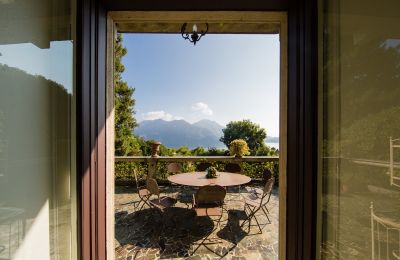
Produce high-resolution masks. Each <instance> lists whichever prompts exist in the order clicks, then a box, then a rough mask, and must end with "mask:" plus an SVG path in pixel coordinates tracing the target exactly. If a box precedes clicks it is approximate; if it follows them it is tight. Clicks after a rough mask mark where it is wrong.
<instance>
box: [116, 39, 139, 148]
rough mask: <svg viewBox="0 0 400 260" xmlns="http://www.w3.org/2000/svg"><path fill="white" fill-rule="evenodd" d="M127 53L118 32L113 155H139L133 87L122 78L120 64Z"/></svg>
mask: <svg viewBox="0 0 400 260" xmlns="http://www.w3.org/2000/svg"><path fill="white" fill-rule="evenodd" d="M126 53H127V50H126V48H124V47H123V46H122V36H121V34H118V36H117V39H116V41H115V48H114V57H115V58H114V88H115V91H114V101H115V155H119V156H123V155H140V154H141V150H140V145H139V143H138V140H137V138H136V137H135V136H134V135H133V130H134V129H135V127H137V126H138V124H137V122H136V119H135V118H134V117H133V115H134V114H135V111H134V106H135V99H134V98H133V93H134V92H135V89H134V88H131V87H129V86H128V84H127V83H126V82H125V81H123V80H122V72H124V70H125V67H124V65H123V64H122V62H121V60H122V57H123V56H125V55H126Z"/></svg>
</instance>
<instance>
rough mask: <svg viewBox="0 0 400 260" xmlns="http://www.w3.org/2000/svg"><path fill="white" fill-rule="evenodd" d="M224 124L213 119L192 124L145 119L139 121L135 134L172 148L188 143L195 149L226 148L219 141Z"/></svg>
mask: <svg viewBox="0 0 400 260" xmlns="http://www.w3.org/2000/svg"><path fill="white" fill-rule="evenodd" d="M222 128H223V126H221V125H219V124H218V123H217V122H214V121H211V120H205V119H203V120H200V121H199V122H196V123H194V124H190V123H188V122H186V121H185V120H174V121H165V120H162V119H157V120H145V121H142V122H140V123H139V127H138V128H136V130H135V134H137V135H139V136H142V137H144V138H145V139H154V140H157V141H160V142H161V143H162V144H164V145H166V146H167V147H171V148H179V147H181V146H182V145H186V146H188V147H189V148H191V149H193V148H196V147H198V146H203V147H205V148H208V147H216V148H224V147H225V146H224V144H223V143H221V142H220V141H219V138H220V137H221V136H222Z"/></svg>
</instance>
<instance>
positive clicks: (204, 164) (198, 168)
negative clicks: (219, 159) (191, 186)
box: [196, 162, 212, 172]
mask: <svg viewBox="0 0 400 260" xmlns="http://www.w3.org/2000/svg"><path fill="white" fill-rule="evenodd" d="M211 166H212V164H211V163H209V162H201V163H199V164H198V165H197V166H196V171H198V172H204V171H205V170H207V168H208V167H211Z"/></svg>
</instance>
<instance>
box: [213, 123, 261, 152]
mask: <svg viewBox="0 0 400 260" xmlns="http://www.w3.org/2000/svg"><path fill="white" fill-rule="evenodd" d="M222 132H223V136H222V137H221V138H220V139H219V140H220V141H221V142H223V143H224V144H225V145H226V146H227V147H228V148H229V144H230V143H231V142H232V141H233V140H235V139H243V140H245V141H246V142H247V144H248V146H249V148H250V152H251V155H255V153H256V151H257V150H258V149H259V148H261V147H264V146H265V143H264V140H265V138H267V133H266V131H265V129H264V128H261V127H260V126H259V125H258V124H255V123H253V122H251V121H250V120H241V121H231V122H229V123H228V124H227V125H226V128H224V129H222Z"/></svg>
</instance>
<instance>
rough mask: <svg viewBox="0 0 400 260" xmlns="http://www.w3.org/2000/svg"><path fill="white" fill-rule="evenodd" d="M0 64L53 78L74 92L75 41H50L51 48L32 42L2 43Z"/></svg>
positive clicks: (69, 91)
mask: <svg viewBox="0 0 400 260" xmlns="http://www.w3.org/2000/svg"><path fill="white" fill-rule="evenodd" d="M0 64H6V65H7V66H9V67H14V68H18V69H20V70H23V71H26V72H27V73H29V74H31V75H41V76H43V77H45V78H47V79H50V80H53V81H55V82H57V83H59V84H60V85H62V86H64V88H65V89H66V90H67V91H68V93H70V94H71V93H72V89H73V80H74V78H73V68H74V67H73V66H74V65H73V43H72V42H71V41H53V42H50V48H44V49H40V48H38V47H37V46H35V45H33V44H32V43H19V44H7V45H0Z"/></svg>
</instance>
